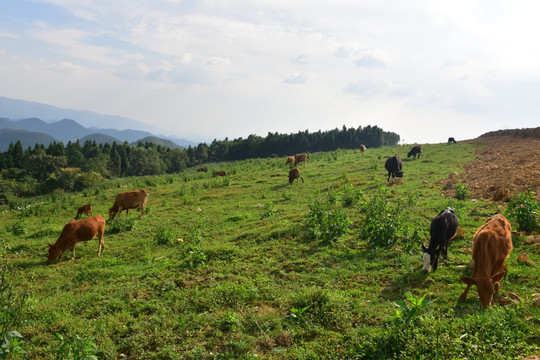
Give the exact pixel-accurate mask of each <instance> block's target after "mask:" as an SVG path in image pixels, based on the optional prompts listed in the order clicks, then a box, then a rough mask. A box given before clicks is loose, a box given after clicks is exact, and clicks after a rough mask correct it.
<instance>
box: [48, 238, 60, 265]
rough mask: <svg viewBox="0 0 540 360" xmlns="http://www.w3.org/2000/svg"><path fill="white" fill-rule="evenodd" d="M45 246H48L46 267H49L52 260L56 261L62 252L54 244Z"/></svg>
mask: <svg viewBox="0 0 540 360" xmlns="http://www.w3.org/2000/svg"><path fill="white" fill-rule="evenodd" d="M47 245H49V256H48V257H47V265H50V264H52V263H53V262H54V260H56V258H58V257H59V256H60V254H61V253H62V250H60V248H59V247H58V246H56V244H49V243H47Z"/></svg>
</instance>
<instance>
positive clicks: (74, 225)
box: [47, 215, 105, 265]
mask: <svg viewBox="0 0 540 360" xmlns="http://www.w3.org/2000/svg"><path fill="white" fill-rule="evenodd" d="M104 231H105V219H104V218H103V216H101V215H96V216H93V217H91V218H87V219H82V220H71V221H70V222H68V223H67V224H66V225H65V226H64V229H62V233H61V234H60V237H59V238H58V240H56V243H54V244H47V245H49V256H48V257H47V264H49V265H50V264H51V263H52V262H54V260H56V259H57V258H58V257H60V259H62V257H63V256H64V252H65V251H66V250H67V249H71V260H73V259H75V245H77V243H78V242H79V241H89V240H92V239H93V238H95V237H96V235H98V239H99V245H98V256H100V255H101V250H102V249H104V248H105V244H104V242H103V232H104Z"/></svg>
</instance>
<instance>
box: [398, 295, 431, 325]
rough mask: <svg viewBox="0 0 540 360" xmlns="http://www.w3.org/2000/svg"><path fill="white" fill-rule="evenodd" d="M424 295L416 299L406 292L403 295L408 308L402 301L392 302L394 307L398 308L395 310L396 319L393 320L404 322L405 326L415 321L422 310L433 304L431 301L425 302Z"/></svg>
mask: <svg viewBox="0 0 540 360" xmlns="http://www.w3.org/2000/svg"><path fill="white" fill-rule="evenodd" d="M426 295H427V293H425V294H424V295H423V296H421V297H416V296H414V295H413V294H411V293H410V292H407V293H406V294H405V297H406V298H407V301H408V302H409V303H410V304H411V305H410V306H409V305H408V304H407V303H406V302H405V301H402V300H399V301H394V305H396V306H397V307H398V308H399V309H398V310H396V317H395V319H394V320H395V322H396V323H400V322H404V323H406V324H410V323H411V322H414V321H416V319H417V318H418V317H419V316H421V311H422V309H423V308H425V307H426V306H428V305H429V304H430V303H432V302H433V300H429V299H428V300H426Z"/></svg>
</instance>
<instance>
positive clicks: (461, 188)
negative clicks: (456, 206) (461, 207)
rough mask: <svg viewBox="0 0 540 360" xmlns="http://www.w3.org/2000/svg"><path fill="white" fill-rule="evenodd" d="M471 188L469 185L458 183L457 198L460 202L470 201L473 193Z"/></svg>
mask: <svg viewBox="0 0 540 360" xmlns="http://www.w3.org/2000/svg"><path fill="white" fill-rule="evenodd" d="M469 188H470V186H469V185H463V184H462V183H461V182H458V183H457V184H456V185H454V191H455V198H456V199H458V200H467V199H470V198H471V191H470V190H469Z"/></svg>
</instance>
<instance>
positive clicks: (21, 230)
mask: <svg viewBox="0 0 540 360" xmlns="http://www.w3.org/2000/svg"><path fill="white" fill-rule="evenodd" d="M7 231H9V232H10V233H12V234H13V235H15V236H19V235H24V234H26V233H27V230H26V224H25V223H24V221H18V222H16V223H13V224H11V225H9V226H8V227H7Z"/></svg>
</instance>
